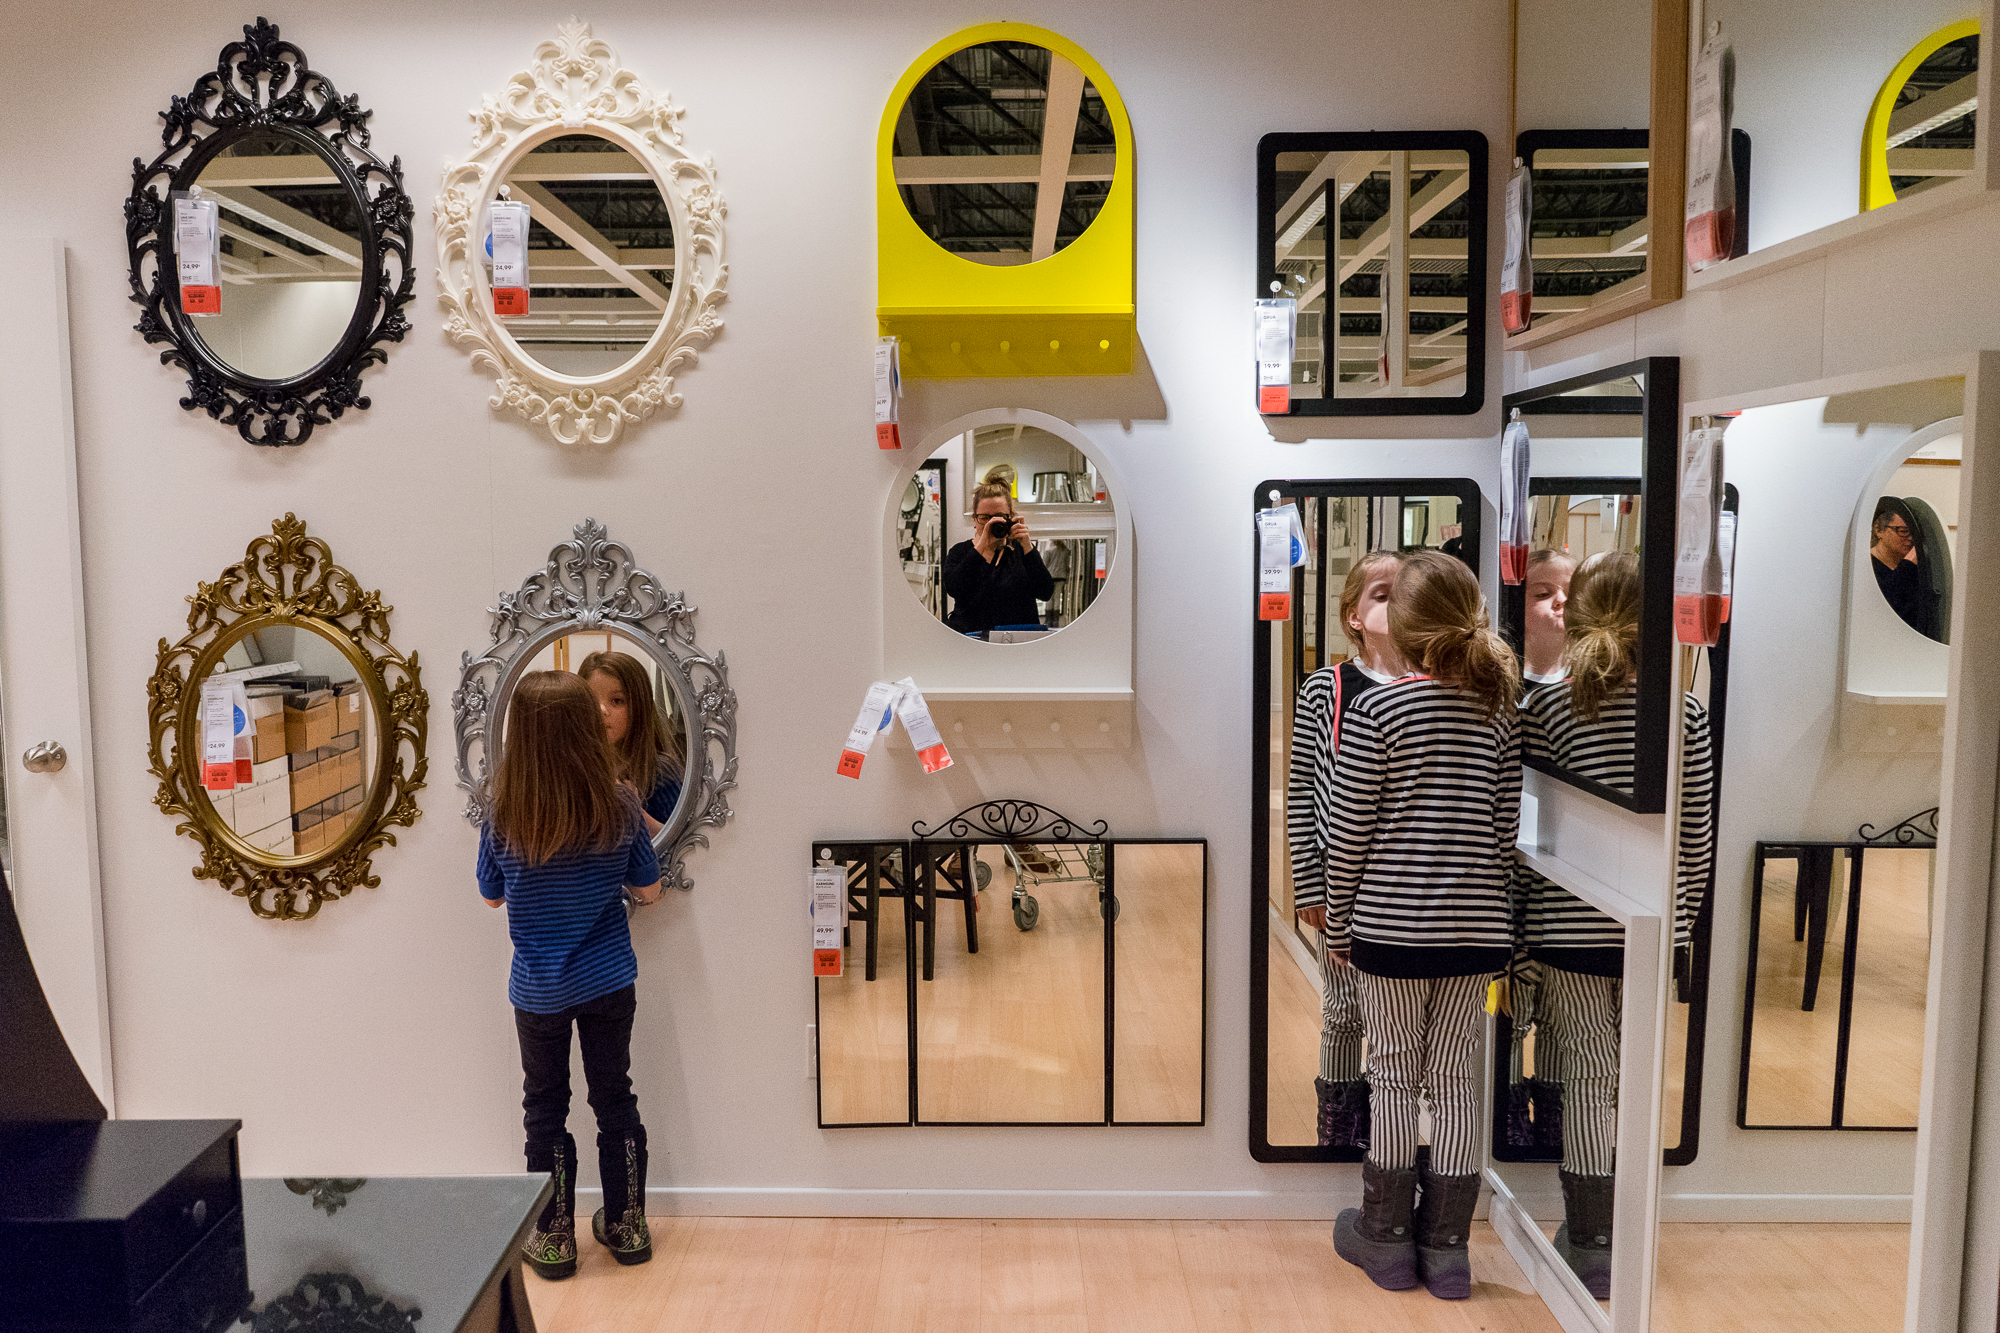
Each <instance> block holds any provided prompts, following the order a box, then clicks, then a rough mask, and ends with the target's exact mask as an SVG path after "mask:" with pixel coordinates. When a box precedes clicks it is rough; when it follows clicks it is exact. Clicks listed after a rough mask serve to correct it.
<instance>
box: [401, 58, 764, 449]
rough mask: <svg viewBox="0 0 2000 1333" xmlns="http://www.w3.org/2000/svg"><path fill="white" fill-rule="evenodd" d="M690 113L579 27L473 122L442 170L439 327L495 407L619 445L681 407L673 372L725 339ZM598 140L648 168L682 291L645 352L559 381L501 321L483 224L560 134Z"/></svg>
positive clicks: (570, 434)
mask: <svg viewBox="0 0 2000 1333" xmlns="http://www.w3.org/2000/svg"><path fill="white" fill-rule="evenodd" d="M685 114H686V112H685V111H684V110H683V109H682V108H680V107H678V106H676V105H674V102H673V99H672V98H671V97H669V96H668V95H666V94H665V93H660V94H657V95H656V94H654V93H651V92H649V91H647V89H646V87H645V86H644V85H643V84H642V83H641V82H640V81H639V76H638V75H636V74H634V73H633V72H632V71H631V70H628V69H625V68H623V67H622V66H620V65H619V63H618V58H617V56H616V54H615V53H614V52H613V51H612V49H611V47H610V46H608V45H607V44H606V43H605V42H603V41H602V40H601V39H599V38H597V37H594V36H592V35H591V31H590V25H589V24H587V23H580V22H578V21H576V20H575V19H571V20H570V21H569V22H568V23H565V24H562V25H560V27H559V28H558V29H557V34H556V38H555V40H553V41H545V42H543V43H542V44H541V45H540V46H537V47H536V48H535V55H534V63H533V64H532V65H531V66H530V67H529V68H527V69H525V70H523V71H521V72H520V73H518V74H516V75H514V77H513V78H512V79H510V80H508V82H507V88H506V91H504V92H503V93H501V94H500V96H498V97H488V98H486V99H485V101H484V103H483V104H482V105H481V106H480V108H479V110H477V111H475V112H473V113H472V119H473V122H474V125H475V129H474V132H473V136H472V153H471V155H470V156H469V157H467V158H466V159H465V160H464V161H463V162H459V163H456V164H448V165H447V166H446V168H445V173H444V185H443V188H442V190H441V191H440V192H439V194H438V201H437V210H436V218H437V253H438V300H439V302H440V303H441V304H442V305H443V306H444V310H445V324H444V327H445V332H446V333H447V334H449V335H450V336H451V340H452V341H453V342H455V343H457V344H458V345H459V346H461V347H465V348H468V349H470V350H471V353H472V364H473V367H474V369H476V370H479V371H482V372H484V373H486V374H490V375H493V376H494V377H495V380H496V383H495V387H494V393H493V397H492V399H491V400H490V406H492V407H493V408H494V409H496V410H500V409H505V410H508V411H512V412H515V413H517V414H519V416H520V417H521V418H522V419H523V420H524V421H527V422H528V423H530V424H532V425H540V426H545V427H547V428H548V431H549V433H550V434H551V435H553V436H555V438H556V439H557V440H559V441H561V442H562V443H564V444H577V443H579V442H583V441H588V442H589V443H591V444H594V445H605V444H611V443H614V442H615V441H617V440H618V439H619V438H620V437H621V436H622V435H623V434H624V432H625V430H626V428H627V427H628V426H632V425H636V424H637V423H639V422H641V421H644V420H645V419H646V418H647V417H650V416H652V415H653V414H654V413H655V412H658V411H660V410H661V409H662V408H677V407H679V406H680V405H681V401H682V395H681V392H680V390H679V389H678V388H677V387H676V386H675V382H674V377H675V375H676V374H677V373H678V372H679V371H680V370H681V369H682V368H683V367H688V366H693V365H694V364H695V362H696V360H697V349H698V348H700V347H702V346H705V345H706V344H707V343H708V342H709V340H710V339H712V338H714V337H715V335H716V334H717V333H719V332H721V331H722V319H721V317H720V316H718V315H717V314H716V308H717V307H718V306H720V305H721V304H722V302H723V301H724V299H726V296H727V289H728V283H729V266H728V265H727V264H726V263H724V262H723V253H722V218H723V216H724V214H725V212H726V211H727V210H726V209H725V208H724V205H723V201H722V195H721V194H720V193H719V192H718V191H717V190H716V187H715V159H714V158H712V157H702V158H697V157H695V155H694V154H693V152H692V151H690V150H689V148H688V146H687V143H686V140H685V139H684V137H683V136H682V133H681V125H680V121H681V117H682V116H683V115H685ZM575 133H589V134H596V135H601V136H602V137H604V138H605V139H607V140H610V141H611V142H612V143H615V144H617V145H618V146H619V147H621V148H623V149H625V150H626V151H627V152H629V153H631V154H632V155H633V156H634V157H636V158H637V159H638V160H639V161H640V162H642V163H644V164H645V165H646V166H647V168H648V170H650V171H651V173H652V176H653V180H654V183H655V184H657V185H658V186H659V188H660V193H661V195H662V196H663V197H664V198H665V200H666V203H667V208H668V211H669V212H670V213H671V214H672V215H673V226H674V283H673V291H672V296H671V299H670V300H669V302H668V305H667V308H666V310H665V311H664V312H663V314H662V316H661V318H660V323H659V326H658V327H657V328H656V329H655V330H654V332H653V336H652V338H651V339H650V340H649V341H648V342H647V343H646V346H645V347H644V348H643V349H642V350H641V351H640V353H639V355H638V356H637V357H635V358H634V359H632V360H631V361H628V362H627V363H625V364H624V365H623V366H620V367H618V368H617V369H615V370H612V371H610V372H608V373H606V374H602V375H596V376H572V375H562V374H558V373H556V372H554V371H552V370H549V369H548V368H547V367H545V366H543V365H542V364H541V363H540V362H538V361H536V360H535V359H534V358H533V357H532V356H529V355H528V354H527V353H526V352H524V351H523V350H522V349H521V346H520V344H519V343H517V342H516V341H515V340H514V337H513V335H512V334H511V333H509V332H508V331H507V329H506V327H505V326H504V325H503V324H502V323H501V321H500V320H499V319H497V318H496V317H495V316H494V314H493V299H492V291H491V288H490V286H489V285H488V283H487V276H486V271H485V266H484V265H483V264H482V263H481V262H480V261H481V257H482V255H483V254H484V250H485V235H486V230H485V217H486V210H487V207H488V205H490V204H491V203H492V202H493V200H494V198H495V196H496V194H497V193H498V191H499V189H500V186H501V185H502V184H503V183H504V182H505V181H506V179H507V173H508V171H509V170H510V169H511V168H512V167H513V165H514V164H515V163H516V162H517V161H518V160H519V159H520V158H521V157H522V156H523V155H525V154H526V153H528V152H529V151H531V150H532V149H533V148H534V147H535V146H536V145H537V144H540V143H542V142H544V141H546V140H548V139H552V138H555V137H557V136H558V135H563V134H575Z"/></svg>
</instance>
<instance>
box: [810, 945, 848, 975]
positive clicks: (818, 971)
mask: <svg viewBox="0 0 2000 1333" xmlns="http://www.w3.org/2000/svg"><path fill="white" fill-rule="evenodd" d="M840 961H841V955H840V950H838V949H814V950H813V975H814V976H816V977H837V976H839V975H840Z"/></svg>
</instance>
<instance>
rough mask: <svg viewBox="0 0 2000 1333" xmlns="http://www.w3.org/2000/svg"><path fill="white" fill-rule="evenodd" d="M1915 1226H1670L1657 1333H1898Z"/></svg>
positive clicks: (1663, 1241) (1663, 1251)
mask: <svg viewBox="0 0 2000 1333" xmlns="http://www.w3.org/2000/svg"><path fill="white" fill-rule="evenodd" d="M1909 1263H1910V1228H1909V1226H1908V1225H1907V1224H1903V1225H1895V1224H1890V1223H1818V1224H1804V1223H1785V1224H1762V1223H1759V1224H1752V1223H1740V1222H1732V1223H1715V1222H1707V1223H1703V1222H1669V1223H1666V1224H1664V1225H1662V1226H1661V1227H1660V1252H1659V1268H1658V1279H1659V1280H1658V1296H1657V1299H1656V1300H1655V1302H1654V1305H1653V1328H1654V1329H1655V1330H1656V1333H1711V1331H1712V1330H1717V1329H1729V1330H1734V1329H1745V1330H1751V1329H1754V1330H1756V1333H1897V1331H1898V1330H1900V1329H1901V1328H1902V1327H1903V1302H1904V1297H1905V1288H1906V1284H1907V1282H1908V1279H1909Z"/></svg>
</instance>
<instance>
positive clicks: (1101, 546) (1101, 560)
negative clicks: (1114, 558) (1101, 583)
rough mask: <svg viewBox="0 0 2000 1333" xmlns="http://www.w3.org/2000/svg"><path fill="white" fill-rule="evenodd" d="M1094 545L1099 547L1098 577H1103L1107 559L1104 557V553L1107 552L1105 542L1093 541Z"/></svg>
mask: <svg viewBox="0 0 2000 1333" xmlns="http://www.w3.org/2000/svg"><path fill="white" fill-rule="evenodd" d="M1093 545H1095V546H1096V547H1097V577H1098V578H1103V577H1104V575H1105V573H1106V569H1105V559H1104V553H1105V548H1104V543H1103V542H1101V541H1100V542H1095V543H1093Z"/></svg>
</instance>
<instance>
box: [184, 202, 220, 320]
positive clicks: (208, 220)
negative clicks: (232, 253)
mask: <svg viewBox="0 0 2000 1333" xmlns="http://www.w3.org/2000/svg"><path fill="white" fill-rule="evenodd" d="M221 249H222V228H221V225H220V218H219V216H218V214H217V211H216V203H215V200H213V199H202V198H199V197H196V196H191V195H176V196H175V197H174V262H175V267H176V271H177V272H178V274H179V277H180V288H181V312H182V313H183V314H188V315H219V314H221V313H222V288H221V286H220V285H218V282H217V279H216V276H215V273H216V269H217V268H218V267H219V266H220V263H221V257H222V255H221Z"/></svg>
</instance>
